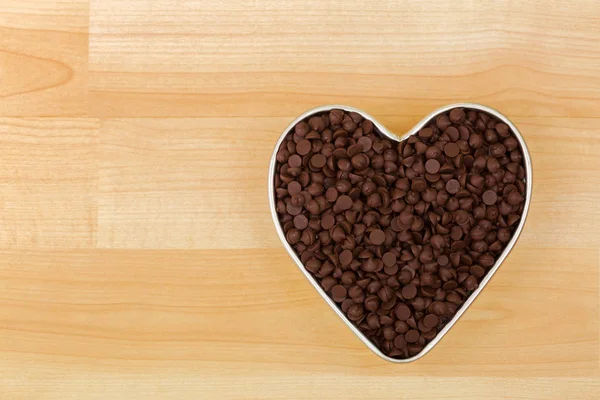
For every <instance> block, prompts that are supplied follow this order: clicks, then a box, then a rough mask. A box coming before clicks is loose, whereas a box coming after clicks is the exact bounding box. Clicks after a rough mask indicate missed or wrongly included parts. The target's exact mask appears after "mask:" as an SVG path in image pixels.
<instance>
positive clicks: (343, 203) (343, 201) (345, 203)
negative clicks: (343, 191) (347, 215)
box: [335, 195, 352, 211]
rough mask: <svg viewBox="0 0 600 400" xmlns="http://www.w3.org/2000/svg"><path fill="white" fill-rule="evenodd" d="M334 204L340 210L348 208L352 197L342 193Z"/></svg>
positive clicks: (350, 206) (350, 205)
mask: <svg viewBox="0 0 600 400" xmlns="http://www.w3.org/2000/svg"><path fill="white" fill-rule="evenodd" d="M335 205H336V206H338V207H339V209H340V210H342V211H345V210H349V209H351V208H352V199H351V198H350V196H346V195H342V196H340V197H338V198H337V201H336V202H335Z"/></svg>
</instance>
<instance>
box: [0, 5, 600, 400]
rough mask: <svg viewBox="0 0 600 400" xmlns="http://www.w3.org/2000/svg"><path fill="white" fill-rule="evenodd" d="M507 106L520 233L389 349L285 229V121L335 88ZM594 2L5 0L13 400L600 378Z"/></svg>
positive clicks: (0, 382) (388, 100)
mask: <svg viewBox="0 0 600 400" xmlns="http://www.w3.org/2000/svg"><path fill="white" fill-rule="evenodd" d="M456 101H474V102H481V103H484V104H487V105H490V106H492V107H495V108H497V109H499V110H501V111H502V112H504V113H505V114H507V115H508V116H509V117H510V118H511V119H513V121H514V122H515V123H516V124H517V125H518V127H519V128H520V130H521V132H522V134H523V135H524V137H525V139H526V140H527V143H528V145H529V148H530V151H531V154H532V157H533V165H534V171H533V173H534V187H533V198H532V204H531V211H530V214H529V217H528V220H527V224H526V226H525V230H524V232H523V235H522V238H521V239H520V241H519V243H518V245H517V247H516V248H515V250H514V251H513V252H512V253H511V255H510V256H509V257H508V259H507V260H506V262H505V264H504V265H503V266H502V268H501V269H500V271H499V273H498V274H497V276H496V277H495V278H494V279H493V280H492V282H491V283H490V285H489V286H488V288H486V290H485V291H484V292H483V294H482V295H481V297H480V298H479V299H478V300H477V301H476V302H475V303H474V305H473V306H472V307H471V308H470V309H469V311H468V312H467V313H466V314H465V315H464V317H463V318H462V319H461V321H459V323H458V324H457V325H456V326H455V327H454V328H453V329H452V330H451V332H450V333H449V334H448V335H447V337H445V338H444V339H443V340H442V341H441V342H440V344H439V345H438V346H437V347H436V348H435V349H434V350H433V351H431V353H430V354H428V355H427V356H425V357H424V358H423V359H421V360H419V361H417V362H414V363H411V364H407V365H393V364H389V363H387V362H385V361H383V360H381V359H379V358H378V357H377V356H375V355H374V354H372V353H371V352H370V351H369V350H368V349H367V348H366V347H365V346H364V345H363V344H362V343H361V342H360V341H359V340H358V339H357V338H356V337H354V336H353V334H352V333H351V332H350V331H349V330H348V329H347V328H346V327H345V325H344V324H343V323H342V322H341V321H340V320H338V319H337V317H336V316H335V314H334V313H333V312H332V311H331V310H329V309H328V308H327V306H326V304H325V303H324V302H323V301H322V300H321V299H320V297H319V296H318V294H317V293H316V292H315V291H314V290H313V289H312V288H311V287H310V286H309V284H308V283H307V282H306V281H305V280H304V278H303V276H302V275H301V274H300V272H299V271H298V270H297V268H296V266H295V265H294V264H293V262H292V261H291V260H290V259H289V257H288V256H287V254H286V253H285V250H284V249H283V248H282V246H281V245H280V243H279V241H278V238H277V235H276V234H275V230H274V228H273V226H272V223H271V217H270V214H269V206H268V203H267V188H266V182H267V168H268V161H269V157H270V154H271V151H272V148H273V145H274V143H275V141H276V140H277V138H278V136H279V135H280V133H281V131H282V130H283V129H284V128H285V127H286V126H287V124H288V123H289V121H290V120H291V119H292V118H294V117H295V116H296V115H298V114H300V113H301V112H303V111H305V110H306V109H308V108H311V107H314V106H317V105H321V104H326V103H346V104H350V105H353V106H356V107H360V108H363V109H364V110H366V111H367V112H369V113H371V114H372V115H374V116H375V117H376V118H378V119H379V121H380V122H382V123H383V124H385V125H386V126H388V127H389V128H390V129H392V130H393V131H397V132H403V131H405V130H407V129H409V128H410V127H411V126H412V125H413V124H414V123H415V122H417V121H418V120H419V119H420V118H421V117H422V116H423V115H424V114H426V113H428V112H429V111H431V110H432V109H433V108H435V107H438V106H441V105H443V104H447V103H451V102H456ZM599 105H600V3H598V2H597V1H594V0H585V1H578V2H565V1H558V0H552V1H546V2H521V1H501V2H480V1H475V0H473V1H446V0H444V1H438V2H431V3H430V2H417V1H395V2H359V1H350V2H334V1H329V0H320V1H317V0H311V1H306V0H304V1H280V0H278V1H276V0H266V1H260V2H258V1H257V2H241V1H239V2H238V1H234V0H202V1H200V0H155V1H142V0H133V1H122V0H119V1H118V0H91V1H88V0H76V1H72V0H62V1H55V0H35V1H34V0H0V293H1V294H0V400H21V399H27V400H29V399H35V400H38V399H40V400H58V399H61V400H62V399H81V400H95V399H108V398H110V399H115V400H121V399H138V398H139V399H161V400H162V399H177V400H179V399H300V398H319V399H332V400H333V399H368V398H375V399H383V398H390V399H392V398H393V399H398V398H401V399H404V398H406V399H413V398H431V399H439V398H451V399H480V398H488V399H514V398H520V399H597V398H598V397H600V305H599V299H600V206H599V204H600V107H599Z"/></svg>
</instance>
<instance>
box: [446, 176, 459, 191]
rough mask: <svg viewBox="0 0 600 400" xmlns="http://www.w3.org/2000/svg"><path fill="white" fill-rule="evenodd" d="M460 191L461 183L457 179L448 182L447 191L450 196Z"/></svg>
mask: <svg viewBox="0 0 600 400" xmlns="http://www.w3.org/2000/svg"><path fill="white" fill-rule="evenodd" d="M459 190H460V183H459V182H458V181H457V180H456V179H450V180H449V181H448V182H446V191H447V192H448V193H450V194H456V193H458V191H459Z"/></svg>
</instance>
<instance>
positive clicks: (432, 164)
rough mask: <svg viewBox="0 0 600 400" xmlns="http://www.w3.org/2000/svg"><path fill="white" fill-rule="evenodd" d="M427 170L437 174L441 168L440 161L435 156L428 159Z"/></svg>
mask: <svg viewBox="0 0 600 400" xmlns="http://www.w3.org/2000/svg"><path fill="white" fill-rule="evenodd" d="M425 170H426V171H427V172H428V173H430V174H437V173H438V171H439V170H440V162H439V161H438V160H436V159H435V158H432V159H430V160H427V162H426V163H425Z"/></svg>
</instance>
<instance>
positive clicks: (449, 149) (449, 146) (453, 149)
mask: <svg viewBox="0 0 600 400" xmlns="http://www.w3.org/2000/svg"><path fill="white" fill-rule="evenodd" d="M444 153H446V155H447V156H448V157H456V156H457V155H458V153H460V148H459V147H458V145H457V144H456V143H446V145H445V146H444Z"/></svg>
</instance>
